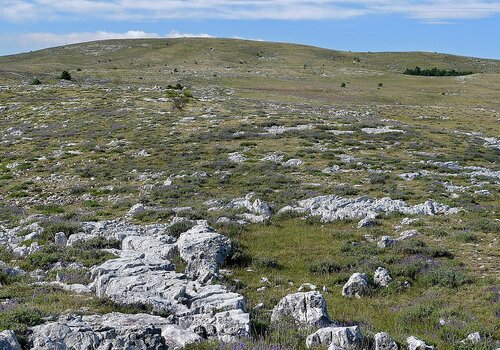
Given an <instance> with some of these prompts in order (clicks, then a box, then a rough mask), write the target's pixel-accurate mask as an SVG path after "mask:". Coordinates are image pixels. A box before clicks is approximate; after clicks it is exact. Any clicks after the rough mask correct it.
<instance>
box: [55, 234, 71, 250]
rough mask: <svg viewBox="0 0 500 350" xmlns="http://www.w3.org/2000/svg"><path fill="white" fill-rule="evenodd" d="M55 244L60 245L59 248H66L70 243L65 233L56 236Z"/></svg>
mask: <svg viewBox="0 0 500 350" xmlns="http://www.w3.org/2000/svg"><path fill="white" fill-rule="evenodd" d="M54 243H55V245H58V246H59V247H66V244H67V243H68V239H67V238H66V235H65V234H64V232H57V233H56V234H55V236H54Z"/></svg>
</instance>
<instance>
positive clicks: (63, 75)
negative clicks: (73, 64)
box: [60, 70, 71, 80]
mask: <svg viewBox="0 0 500 350" xmlns="http://www.w3.org/2000/svg"><path fill="white" fill-rule="evenodd" d="M60 78H61V79H63V80H71V74H69V72H68V71H67V70H63V71H62V73H61V76H60Z"/></svg>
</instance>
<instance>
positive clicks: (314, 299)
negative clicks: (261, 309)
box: [271, 291, 332, 328]
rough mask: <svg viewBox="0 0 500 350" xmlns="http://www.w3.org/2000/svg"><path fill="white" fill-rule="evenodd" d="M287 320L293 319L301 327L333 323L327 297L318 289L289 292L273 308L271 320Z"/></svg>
mask: <svg viewBox="0 0 500 350" xmlns="http://www.w3.org/2000/svg"><path fill="white" fill-rule="evenodd" d="M286 320H291V321H293V322H294V323H295V325H296V326H298V327H300V328H307V327H325V326H329V325H330V324H331V323H332V321H331V320H330V318H329V317H328V312H327V310H326V301H325V298H323V296H322V295H321V293H319V292H316V291H313V292H305V293H304V292H299V293H295V294H289V295H287V296H285V297H284V298H283V299H281V300H280V302H279V303H278V304H277V305H276V306H275V307H274V309H273V312H272V315H271V322H273V323H276V322H283V321H286Z"/></svg>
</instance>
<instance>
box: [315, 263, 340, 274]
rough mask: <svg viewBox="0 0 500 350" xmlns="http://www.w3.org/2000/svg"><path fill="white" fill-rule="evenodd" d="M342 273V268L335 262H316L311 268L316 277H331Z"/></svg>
mask: <svg viewBox="0 0 500 350" xmlns="http://www.w3.org/2000/svg"><path fill="white" fill-rule="evenodd" d="M340 271H342V266H340V265H339V264H337V263H336V262H333V261H330V260H328V261H320V262H315V263H313V264H311V265H310V266H309V272H311V273H313V274H315V275H330V274H332V273H335V272H340Z"/></svg>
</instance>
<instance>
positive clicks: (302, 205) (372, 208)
mask: <svg viewBox="0 0 500 350" xmlns="http://www.w3.org/2000/svg"><path fill="white" fill-rule="evenodd" d="M290 210H291V211H296V212H300V213H305V214H308V215H310V216H319V217H320V218H321V221H323V222H330V221H335V220H344V219H355V218H361V219H362V218H365V217H371V218H375V217H377V216H378V215H380V214H389V213H393V212H398V213H403V214H411V215H418V214H421V215H439V214H443V215H447V214H455V213H457V212H458V209H457V208H450V207H448V206H446V205H443V204H439V203H436V202H434V201H426V202H425V203H422V204H417V205H414V206H409V205H407V204H406V203H405V202H404V201H402V200H396V199H391V198H388V197H385V198H381V199H373V198H371V197H368V196H362V197H358V198H343V197H339V196H335V195H329V196H318V197H313V198H309V199H305V200H301V201H299V202H298V205H297V206H295V207H285V208H283V209H281V210H280V212H282V211H290Z"/></svg>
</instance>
